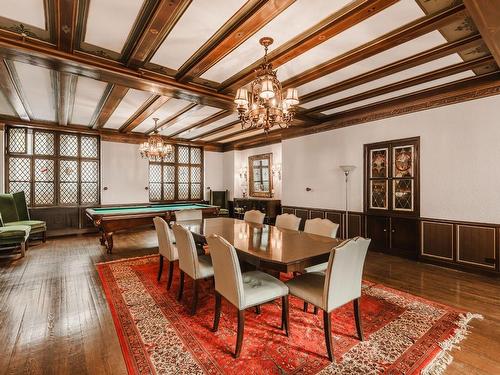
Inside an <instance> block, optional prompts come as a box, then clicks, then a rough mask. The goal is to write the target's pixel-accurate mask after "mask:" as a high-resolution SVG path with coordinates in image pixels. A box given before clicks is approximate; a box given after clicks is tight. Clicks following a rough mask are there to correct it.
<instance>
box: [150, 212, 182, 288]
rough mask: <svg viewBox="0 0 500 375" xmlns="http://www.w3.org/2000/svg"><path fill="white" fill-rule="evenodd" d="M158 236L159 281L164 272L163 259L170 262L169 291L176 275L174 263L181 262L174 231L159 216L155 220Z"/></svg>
mask: <svg viewBox="0 0 500 375" xmlns="http://www.w3.org/2000/svg"><path fill="white" fill-rule="evenodd" d="M153 222H154V224H155V229H156V235H157V236H158V251H159V253H160V267H159V269H158V281H160V279H161V273H162V272H163V258H167V260H168V281H167V290H169V289H170V287H171V286H172V278H173V274H174V263H175V262H176V261H178V260H179V254H178V252H177V247H176V246H175V245H174V243H175V238H174V234H173V232H172V229H170V228H169V226H168V224H167V222H166V221H165V220H163V219H162V218H161V217H159V216H157V217H155V218H154V219H153Z"/></svg>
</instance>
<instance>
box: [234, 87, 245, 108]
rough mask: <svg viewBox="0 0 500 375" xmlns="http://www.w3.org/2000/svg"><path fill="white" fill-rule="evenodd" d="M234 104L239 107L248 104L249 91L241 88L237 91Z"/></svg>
mask: <svg viewBox="0 0 500 375" xmlns="http://www.w3.org/2000/svg"><path fill="white" fill-rule="evenodd" d="M234 102H235V103H236V104H238V105H247V104H248V90H247V89H244V88H241V89H238V91H236V96H235V97H234Z"/></svg>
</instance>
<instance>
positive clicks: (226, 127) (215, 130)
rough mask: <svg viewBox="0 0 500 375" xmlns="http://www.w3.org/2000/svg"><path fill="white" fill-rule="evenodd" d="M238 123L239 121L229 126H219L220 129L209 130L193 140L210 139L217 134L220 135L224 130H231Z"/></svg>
mask: <svg viewBox="0 0 500 375" xmlns="http://www.w3.org/2000/svg"><path fill="white" fill-rule="evenodd" d="M239 123H240V120H235V121H233V122H230V123H229V124H226V125H223V126H221V127H220V128H217V129H214V130H210V131H208V132H206V133H203V134H200V135H199V136H197V137H196V138H194V139H203V138H207V137H210V136H212V135H215V134H218V133H222V132H224V131H226V130H229V129H231V128H232V127H233V126H234V125H237V124H239Z"/></svg>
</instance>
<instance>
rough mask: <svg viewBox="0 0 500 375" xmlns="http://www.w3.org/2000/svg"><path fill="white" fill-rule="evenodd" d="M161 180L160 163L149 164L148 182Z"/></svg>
mask: <svg viewBox="0 0 500 375" xmlns="http://www.w3.org/2000/svg"><path fill="white" fill-rule="evenodd" d="M154 182H157V183H160V182H161V165H160V164H149V183H150V184H151V183H154Z"/></svg>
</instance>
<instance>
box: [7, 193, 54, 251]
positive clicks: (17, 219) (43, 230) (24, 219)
mask: <svg viewBox="0 0 500 375" xmlns="http://www.w3.org/2000/svg"><path fill="white" fill-rule="evenodd" d="M0 214H1V215H2V227H7V228H8V227H17V226H27V227H29V228H30V230H29V232H28V234H29V236H30V238H32V237H35V236H36V237H41V239H42V241H43V242H45V241H46V240H47V224H46V223H45V221H41V220H31V218H30V214H29V210H28V205H27V204H26V198H25V195H24V192H22V191H21V192H18V193H13V194H0Z"/></svg>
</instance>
